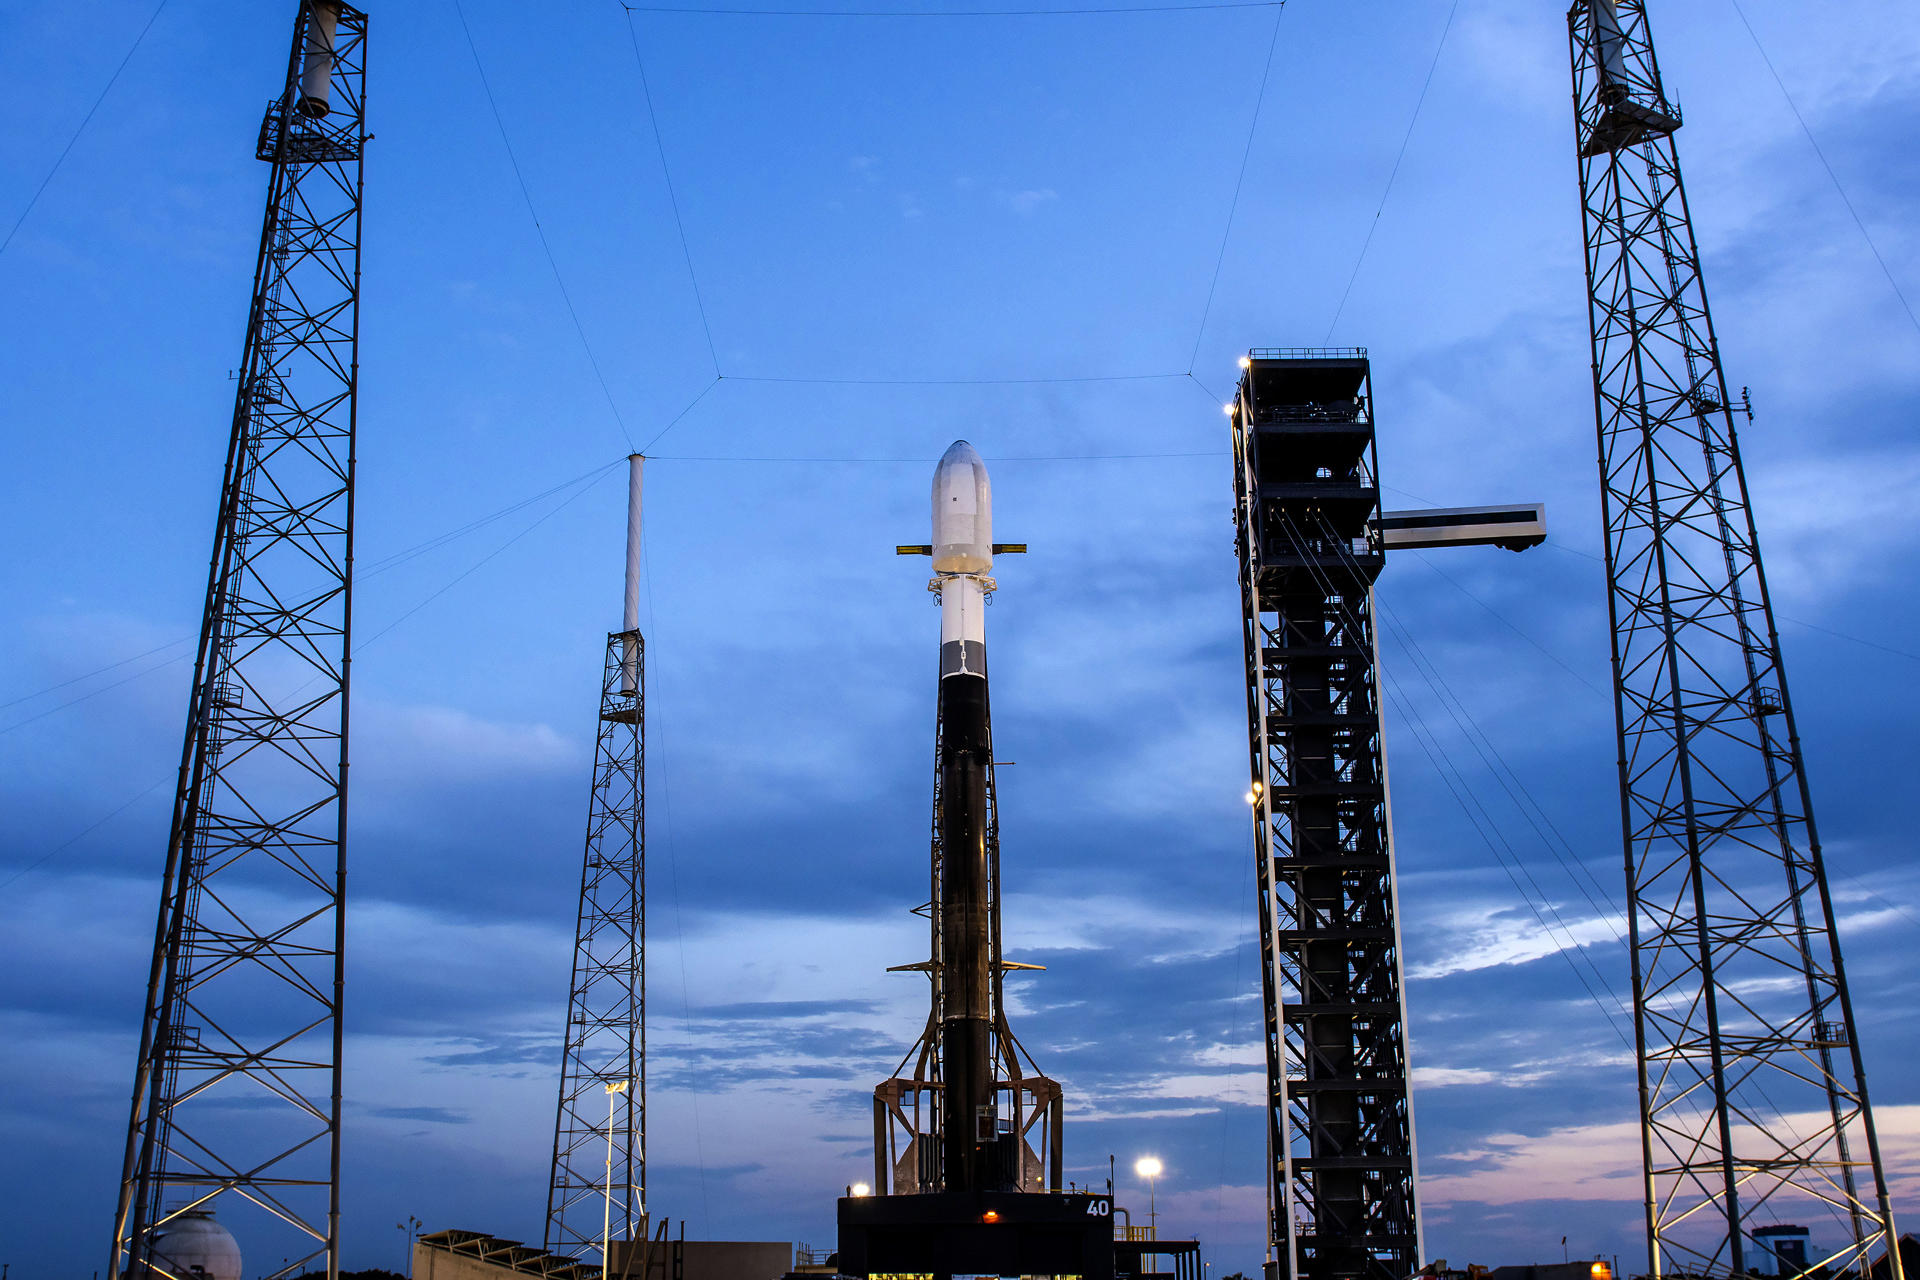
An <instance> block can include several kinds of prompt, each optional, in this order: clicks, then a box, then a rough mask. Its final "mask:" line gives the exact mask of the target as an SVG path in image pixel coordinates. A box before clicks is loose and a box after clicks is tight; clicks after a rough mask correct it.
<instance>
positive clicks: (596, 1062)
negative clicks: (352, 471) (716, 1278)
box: [546, 454, 647, 1264]
mask: <svg viewBox="0 0 1920 1280" xmlns="http://www.w3.org/2000/svg"><path fill="white" fill-rule="evenodd" d="M631 463H632V470H631V480H630V485H629V490H628V498H629V503H628V523H627V591H626V615H625V622H626V625H625V628H624V629H623V630H620V631H616V632H614V633H612V634H610V635H609V636H608V637H607V656H606V666H605V671H604V674H603V676H602V679H601V683H600V730H599V734H598V741H597V743H596V745H595V748H594V759H593V788H592V793H591V795H590V796H589V798H588V802H587V840H586V850H585V854H584V856H583V860H582V865H581V870H580V913H579V920H578V924H577V927H576V930H575V935H574V937H575V942H574V956H573V981H572V984H571V987H570V990H569V993H568V997H567V1038H566V1044H565V1046H564V1048H563V1049H562V1050H561V1060H560V1102H559V1107H558V1109H557V1113H556V1116H555V1119H554V1129H553V1176H552V1179H551V1180H550V1182H549V1184H548V1191H547V1229H546V1248H547V1249H548V1250H550V1251H552V1252H554V1253H559V1254H565V1255H568V1256H570V1257H583V1256H585V1255H586V1254H588V1253H590V1252H591V1253H598V1252H599V1251H600V1245H601V1239H602V1236H603V1233H604V1234H606V1235H608V1236H610V1237H611V1238H612V1239H615V1240H632V1239H636V1238H638V1237H639V1236H643V1235H644V1234H645V1232H646V1221H647V1111H646V1088H647V1079H646V920H647V916H646V894H645V879H646V851H645V841H646V806H645V799H646V795H645V783H646V752H645V742H646V730H645V723H646V717H645V709H646V675H645V666H646V664H645V644H644V641H643V640H642V638H641V635H640V626H639V574H640V473H641V463H642V459H641V458H640V456H639V455H638V454H635V455H633V456H632V458H631ZM622 1082H625V1085H624V1088H622V1087H621V1085H622ZM603 1264H604V1260H603Z"/></svg>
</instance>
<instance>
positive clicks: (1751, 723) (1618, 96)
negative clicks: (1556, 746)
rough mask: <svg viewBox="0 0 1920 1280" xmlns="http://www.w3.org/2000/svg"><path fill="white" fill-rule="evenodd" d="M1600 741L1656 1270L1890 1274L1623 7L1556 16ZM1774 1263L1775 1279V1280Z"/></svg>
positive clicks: (1640, 46)
mask: <svg viewBox="0 0 1920 1280" xmlns="http://www.w3.org/2000/svg"><path fill="white" fill-rule="evenodd" d="M1567 21H1568V29H1569V32H1570V49H1571V54H1572V61H1573V83H1574V117H1575V137H1576V144H1577V150H1578V154H1579V167H1580V200H1581V215H1582V221H1583V225H1584V227H1585V231H1586V268H1587V284H1588V290H1589V296H1590V308H1589V318H1590V320H1591V326H1592V337H1593V385H1594V407H1595V425H1596V427H1597V430H1598V434H1599V443H1600V484H1601V509H1602V513H1603V516H1604V519H1605V526H1606V560H1607V577H1608V584H1609V585H1608V610H1609V615H1610V617H1611V619H1612V634H1613V675H1614V695H1615V697H1614V705H1615V712H1616V719H1617V725H1618V731H1619V739H1620V802H1621V819H1622V826H1623V834H1624V836H1625V853H1626V875H1627V893H1628V900H1629V913H1628V921H1629V926H1630V941H1631V946H1632V956H1633V1000H1634V1030H1635V1037H1636V1041H1637V1048H1638V1058H1639V1078H1640V1120H1641V1144H1642V1154H1643V1157H1644V1161H1645V1188H1644V1189H1645V1195H1646V1212H1647V1233H1648V1251H1649V1267H1650V1269H1651V1271H1652V1273H1653V1274H1654V1275H1655V1276H1659V1275H1663V1274H1667V1273H1672V1272H1679V1273H1685V1274H1696V1275H1743V1274H1745V1272H1746V1270H1747V1267H1748V1265H1749V1263H1751V1262H1753V1261H1754V1260H1755V1259H1756V1254H1755V1252H1753V1251H1751V1246H1750V1244H1749V1242H1750V1240H1751V1239H1752V1235H1753V1232H1754V1231H1755V1230H1756V1229H1757V1228H1760V1227H1762V1226H1764V1225H1766V1224H1768V1223H1777V1222H1779V1221H1781V1220H1782V1219H1783V1218H1793V1219H1795V1220H1798V1221H1800V1222H1805V1221H1807V1220H1808V1218H1809V1217H1812V1218H1814V1219H1816V1220H1818V1221H1823V1222H1829V1223H1830V1226H1829V1227H1828V1228H1823V1229H1819V1230H1816V1232H1815V1238H1816V1239H1827V1240H1840V1241H1842V1243H1840V1244H1839V1245H1838V1246H1837V1247H1835V1248H1833V1249H1832V1250H1831V1251H1829V1252H1826V1253H1822V1254H1817V1256H1812V1257H1809V1258H1808V1259H1807V1267H1806V1270H1808V1271H1811V1270H1813V1269H1815V1268H1820V1269H1822V1273H1823V1274H1825V1273H1827V1272H1833V1273H1840V1272H1846V1271H1856V1272H1864V1270H1865V1264H1866V1262H1867V1261H1868V1259H1869V1258H1870V1257H1871V1256H1872V1255H1873V1254H1874V1253H1875V1252H1877V1251H1879V1250H1881V1249H1884V1250H1885V1252H1886V1256H1887V1258H1888V1259H1889V1264H1890V1266H1891V1267H1892V1276H1893V1280H1900V1276H1901V1267H1900V1254H1899V1250H1898V1249H1897V1248H1894V1247H1891V1246H1892V1245H1893V1242H1894V1240H1895V1234H1894V1228H1893V1217H1892V1212H1891V1209H1890V1207H1889V1205H1888V1201H1887V1189H1886V1180H1885V1177H1884V1175H1883V1172H1882V1168H1881V1162H1880V1149H1879V1142H1878V1139H1877V1137H1876V1135H1875V1133H1874V1126H1873V1112H1872V1110H1871V1108H1870V1107H1869V1105H1868V1101H1867V1085H1866V1076H1865V1073H1864V1071H1863V1069H1862V1066H1861V1059H1860V1047H1859V1041H1858V1039H1857V1037H1856V1035H1855V1023H1854V1017H1853V1009H1852V1005H1851V1002H1850V1001H1849V999H1848V995H1847V983H1846V973H1845V970H1844V968H1843V967H1842V964H1841V959H1840V941H1839V937H1838V935H1837V934H1836V932H1835V928H1834V914H1833V903H1832V900H1831V898H1830V897H1829V896H1828V893H1827V881H1826V873H1825V870H1824V869H1823V866H1822V863H1821V856H1820V839H1819V835H1818V832H1817V830H1816V828H1815V826H1814V817H1813V801H1812V797H1811V796H1810V794H1809V792H1808V786H1807V777H1806V770H1805V767H1804V764H1803V762H1802V760H1801V754H1800V739H1799V736H1798V734H1797V732H1796V731H1795V728H1794V717H1793V703H1792V700H1791V699H1790V698H1789V697H1788V695H1787V681H1786V672H1785V668H1784V666H1783V664H1782V662H1781V657H1780V641H1779V635H1778V633H1777V631H1776V630H1775V627H1774V617H1773V607H1772V604H1771V602H1770V601H1769V599H1768V596H1767V581H1766V574H1765V571H1764V570H1763V568H1762V566H1761V562H1760V544H1759V539H1758V536H1757V535H1756V533H1755V531H1754V524H1753V513H1752V511H1751V509H1750V508H1749V506H1748V500H1747V486H1746V477H1745V474H1744V472H1743V470H1742V467H1741V461H1740V448H1739V442H1738V440H1737V438H1736V436H1735V433H1734V425H1733V402H1732V399H1731V397H1730V396H1729V395H1728V392H1727V380H1726V375H1725V373H1724V372H1723V370H1722V368H1721V363H1720V352H1719V346H1718V344H1717V342H1716V340H1715V338H1714V332H1713V318H1712V315H1711V313H1710V312H1709V311H1708V308H1707V295H1706V288H1705V285H1704V283H1703V281H1702V278H1701V274H1700V254H1699V249H1698V248H1697V246H1696V245H1695V243H1694V237H1693V227H1692V222H1691V219H1690V215H1689V213H1688V209H1687V196H1686V187H1685V185H1684V184H1683V183H1682V181H1681V177H1680V157H1679V152H1678V150H1677V149H1676V147H1675V144H1674V135H1675V133H1676V132H1677V131H1678V130H1679V128H1680V113H1679V111H1678V110H1677V109H1676V108H1675V107H1674V106H1673V105H1672V103H1671V101H1670V100H1669V99H1668V98H1667V96H1666V91H1665V88H1664V86H1663V85H1662V83H1661V80H1660V69H1659V65H1658V64H1657V62H1656V61H1655V59H1654V50H1653V41H1652V37H1651V35H1650V33H1649V31H1648V27H1647V15H1646V9H1645V6H1644V4H1643V3H1642V0H1576V3H1575V4H1574V5H1573V7H1572V8H1571V9H1570V10H1569V11H1568V14H1567ZM1794 1271H1795V1268H1793V1267H1783V1268H1782V1271H1781V1274H1782V1275H1790V1274H1793V1273H1794Z"/></svg>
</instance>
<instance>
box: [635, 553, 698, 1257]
mask: <svg viewBox="0 0 1920 1280" xmlns="http://www.w3.org/2000/svg"><path fill="white" fill-rule="evenodd" d="M640 566H641V574H640V576H641V578H642V579H643V580H644V581H645V583H646V588H647V629H648V630H649V631H652V632H654V633H655V634H654V644H653V646H652V647H653V652H652V653H650V654H647V656H646V671H650V672H652V673H653V681H654V686H655V692H654V697H655V699H656V700H657V699H659V698H660V697H661V696H663V695H664V694H665V692H666V678H665V677H664V676H663V675H662V674H661V671H660V649H659V634H658V632H659V622H660V619H659V614H658V612H657V611H656V610H655V608H654V605H653V566H652V562H651V560H650V559H649V558H648V556H647V537H646V528H645V526H644V525H642V527H641V532H640ZM641 643H642V650H643V652H644V650H645V648H646V642H645V639H644V637H643V639H642V642H641ZM641 678H642V680H643V681H644V680H645V678H646V673H645V672H642V675H641ZM662 719H663V718H662V717H660V716H657V715H656V716H655V717H654V722H653V724H652V725H651V726H650V732H649V736H650V737H651V738H652V739H653V741H652V743H651V744H642V749H643V750H648V751H650V754H652V755H653V756H654V757H655V758H656V759H657V760H658V761H659V765H658V769H657V772H658V775H659V776H658V778H657V779H656V781H655V783H654V786H655V788H656V789H657V790H658V792H659V795H660V809H661V816H662V818H663V819H664V832H663V834H664V835H665V837H666V839H665V843H666V846H667V883H668V885H669V886H670V887H671V888H672V890H673V943H674V950H675V951H676V952H677V954H678V955H679V958H680V1018H681V1027H682V1030H683V1031H684V1033H685V1034H686V1036H687V1039H688V1041H689V1042H691V1041H692V1039H693V996H692V992H691V987H690V985H689V983H688V982H687V935H686V931H685V930H684V929H683V928H682V927H681V923H680V863H679V860H678V859H676V858H675V857H674V852H673V792H672V790H671V789H670V788H669V787H668V786H667V777H666V775H667V750H666V743H664V742H663V741H661V734H660V727H661V723H662ZM642 839H643V840H644V833H642ZM641 847H642V851H643V853H644V850H645V845H644V843H643V844H642V846H641ZM698 1079H699V1076H698V1074H697V1073H690V1074H689V1076H688V1082H687V1096H688V1098H689V1099H690V1100H691V1102H692V1104H693V1108H692V1109H693V1154H694V1160H695V1163H696V1167H697V1168H698V1169H699V1171H700V1212H701V1214H702V1216H703V1217H705V1218H706V1219H707V1221H708V1223H709V1224H710V1223H711V1222H712V1220H713V1208H712V1206H711V1205H710V1204H709V1203H708V1201H707V1151H706V1144H705V1142H704V1141H703V1139H702V1137H701V1133H700V1089H699V1087H698V1084H697V1081H698Z"/></svg>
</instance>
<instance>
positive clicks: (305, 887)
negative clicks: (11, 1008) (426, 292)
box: [107, 0, 367, 1280]
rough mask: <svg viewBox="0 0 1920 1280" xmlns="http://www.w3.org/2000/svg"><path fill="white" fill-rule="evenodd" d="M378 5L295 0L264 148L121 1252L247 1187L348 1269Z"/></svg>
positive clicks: (258, 1246)
mask: <svg viewBox="0 0 1920 1280" xmlns="http://www.w3.org/2000/svg"><path fill="white" fill-rule="evenodd" d="M366 50H367V18H366V15H365V14H364V13H362V12H360V11H359V10H358V9H355V8H352V7H351V6H348V5H345V4H341V3H338V0H301V3H300V4H299V6H298V11H297V13H296V16H295V19H294V24H293V44H292V48H291V50H290V51H289V53H288V55H287V67H286V76H285V79H284V80H283V82H282V84H283V88H282V91H281V93H280V95H279V96H278V97H277V98H276V99H275V100H274V101H273V102H272V103H271V104H270V105H269V106H268V108H267V112H266V118H265V120H264V121H263V123H262V124H261V128H260V135H259V140H258V144H257V147H256V155H257V156H258V157H259V158H260V159H261V160H264V161H266V162H268V164H269V165H270V166H271V167H270V168H269V170H268V177H267V205H266V218H265V221H264V223H263V225H262V227H261V232H260V252H259V258H258V264H257V266H256V267H255V269H254V277H253V299H252V304H251V306H250V307H249V308H248V312H247V330H246V341H245V344H244V346H243V348H242V352H241V358H240V369H239V373H238V384H239V385H238V388H237V392H236V395H235V397H234V407H233V426H232V433H231V436H230V437H229V442H228V446H227V461H226V471H225V478H224V479H223V481H222V484H221V490H220V510H219V518H218V520H217V522H216V524H215V526H214V539H213V555H212V562H211V565H210V568H209V572H208V578H207V597H206V608H205V612H204V614H203V616H202V621H201V628H200V647H199V651H198V655H197V657H196V659H195V663H194V676H193V688H192V692H191V694H190V696H189V699H188V704H187V726H186V736H185V742H184V744H183V746H182V749H181V756H180V773H179V784H178V787H177V789H176V791H175V793H174V807H173V823H172V830H171V834H170V835H169V837H168V841H167V854H166V862H165V870H164V873H163V875H162V879H161V891H160V912H159V921H158V924H157V927H156V930H155V935H154V945H153V963H152V968H151V971H150V974H149V977H148V985H147V998H146V1009H145V1017H144V1019H143V1022H142V1025H141V1031H140V1050H139V1060H138V1062H137V1064H136V1068H135V1074H134V1083H133V1104H132V1114H131V1118H130V1120H129V1122H128V1125H127V1144H126V1158H125V1163H124V1166H123V1169H122V1174H121V1180H120V1195H119V1204H118V1208H117V1210H116V1212H115V1215H114V1229H113V1251H112V1255H111V1257H110V1259H109V1263H108V1272H107V1274H108V1275H109V1276H110V1277H119V1276H123V1275H130V1276H133V1277H136V1278H137V1280H146V1277H147V1276H148V1275H149V1274H161V1275H167V1276H174V1277H179V1276H180V1275H181V1271H182V1267H183V1265H184V1264H176V1263H175V1262H174V1261H173V1260H172V1259H171V1258H169V1257H168V1256H167V1250H166V1244H165V1241H166V1239H167V1237H168V1235H169V1232H170V1230H171V1228H172V1227H173V1226H174V1225H175V1223H176V1220H178V1219H180V1218H181V1217H182V1215H185V1214H189V1213H192V1214H196V1215H199V1214H203V1213H206V1212H210V1211H213V1210H216V1209H217V1210H219V1211H221V1212H228V1211H231V1213H230V1214H229V1217H228V1218H227V1225H228V1226H229V1227H231V1228H233V1229H234V1230H235V1232H236V1234H238V1235H239V1236H240V1238H241V1239H242V1241H243V1243H245V1244H246V1245H247V1246H248V1247H249V1248H250V1249H251V1250H252V1251H253V1252H254V1255H255V1256H256V1257H261V1258H264V1257H267V1256H269V1255H270V1256H272V1257H285V1258H286V1259H287V1261H286V1262H285V1263H284V1264H283V1265H282V1266H281V1267H280V1268H279V1269H278V1270H273V1269H271V1268H262V1269H261V1270H262V1271H263V1273H264V1274H265V1275H267V1276H270V1277H271V1276H279V1275H290V1274H297V1273H299V1272H302V1271H305V1270H307V1269H308V1268H310V1267H313V1266H316V1265H324V1266H325V1267H326V1269H327V1272H328V1274H329V1275H333V1274H336V1273H337V1271H338V1257H337V1253H338V1243H339V1236H338V1225H339V1189H340V1182H339V1170H340V1123H339V1122H340V1012H341V976H342V970H341V960H342V945H343V942H344V938H345V933H344V926H345V919H344V915H343V910H344V903H345V880H346V842H345V833H346V815H347V674H348V655H349V653H350V652H351V646H350V644H349V633H348V623H349V619H350V617H351V602H352V564H353V465H354V428H355V390H356V384H357V382H358V376H359V374H358V369H359V362H358V351H359V301H360V197H361V177H362V174H361V153H362V150H363V145H364V143H365V141H366V114H365V105H366V97H365V89H366Z"/></svg>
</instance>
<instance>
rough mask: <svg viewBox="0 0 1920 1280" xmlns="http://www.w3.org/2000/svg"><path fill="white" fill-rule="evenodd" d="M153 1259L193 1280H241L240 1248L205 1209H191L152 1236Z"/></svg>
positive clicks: (175, 1273)
mask: <svg viewBox="0 0 1920 1280" xmlns="http://www.w3.org/2000/svg"><path fill="white" fill-rule="evenodd" d="M153 1252H154V1260H155V1261H156V1262H158V1263H159V1264H160V1266H162V1267H165V1268H166V1269H167V1270H168V1271H169V1272H171V1273H172V1274H173V1275H176V1276H183V1277H185V1276H191V1277H193V1280H240V1246H239V1244H238V1243H237V1242H235V1240H234V1238H233V1236H232V1235H231V1234H230V1233H229V1232H228V1231H227V1229H226V1228H225V1227H223V1226H221V1225H220V1224H219V1223H217V1222H215V1221H214V1220H213V1214H212V1213H210V1212H208V1211H206V1210H204V1209H192V1210H189V1211H188V1212H186V1213H183V1214H180V1215H179V1216H178V1217H175V1218H173V1219H171V1220H169V1221H168V1222H167V1223H166V1225H164V1226H162V1227H159V1228H157V1229H155V1231H154V1233H153Z"/></svg>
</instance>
